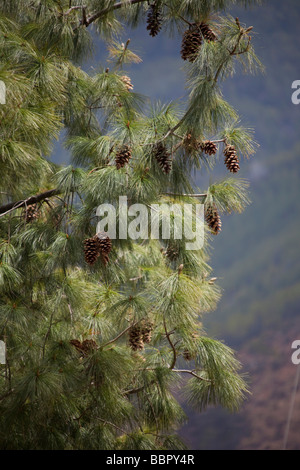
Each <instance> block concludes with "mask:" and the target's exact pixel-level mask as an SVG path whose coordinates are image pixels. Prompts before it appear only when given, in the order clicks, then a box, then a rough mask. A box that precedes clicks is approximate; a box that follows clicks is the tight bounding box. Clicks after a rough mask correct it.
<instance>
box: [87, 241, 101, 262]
mask: <svg viewBox="0 0 300 470" xmlns="http://www.w3.org/2000/svg"><path fill="white" fill-rule="evenodd" d="M99 254H100V252H99V239H98V237H97V235H95V236H94V237H92V238H87V239H86V240H84V258H85V261H86V262H87V263H88V264H89V265H91V266H92V265H93V264H94V263H95V262H96V260H97V258H98V256H99Z"/></svg>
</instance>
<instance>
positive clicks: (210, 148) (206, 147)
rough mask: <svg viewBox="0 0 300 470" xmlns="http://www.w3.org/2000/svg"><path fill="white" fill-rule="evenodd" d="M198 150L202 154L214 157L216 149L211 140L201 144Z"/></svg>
mask: <svg viewBox="0 0 300 470" xmlns="http://www.w3.org/2000/svg"><path fill="white" fill-rule="evenodd" d="M200 148H201V150H202V152H204V153H206V154H207V155H215V154H216V153H217V149H218V147H217V146H216V144H215V143H214V142H212V141H211V140H206V141H205V142H202V143H201V145H200Z"/></svg>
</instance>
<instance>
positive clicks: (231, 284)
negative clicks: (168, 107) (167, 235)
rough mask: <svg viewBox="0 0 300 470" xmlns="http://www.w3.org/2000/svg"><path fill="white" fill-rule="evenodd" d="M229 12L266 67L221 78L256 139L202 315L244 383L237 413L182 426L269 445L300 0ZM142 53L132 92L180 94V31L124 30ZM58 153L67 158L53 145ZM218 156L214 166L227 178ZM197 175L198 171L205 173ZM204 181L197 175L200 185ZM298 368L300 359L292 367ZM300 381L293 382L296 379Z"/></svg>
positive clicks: (292, 214) (283, 356) (284, 289)
mask: <svg viewBox="0 0 300 470" xmlns="http://www.w3.org/2000/svg"><path fill="white" fill-rule="evenodd" d="M230 13H231V14H232V16H234V17H236V16H238V17H239V19H240V22H241V23H245V24H246V25H247V26H253V27H254V30H253V35H252V40H253V43H254V45H255V49H256V52H257V54H258V56H259V58H260V59H261V61H262V62H263V64H264V66H265V73H264V74H259V75H257V76H250V77H249V76H245V75H243V74H242V73H238V74H236V75H235V76H234V77H233V78H232V79H229V80H227V82H226V83H225V84H224V87H223V93H224V96H225V98H226V99H227V100H228V101H229V102H230V103H231V104H232V105H233V106H234V107H235V108H236V109H237V110H238V112H239V114H240V116H241V123H242V124H243V125H244V126H246V127H251V128H254V129H255V140H257V141H258V143H259V145H260V147H259V149H258V151H257V153H256V154H255V156H253V157H252V158H251V160H249V161H244V160H243V161H242V162H241V171H240V173H239V176H240V177H243V178H246V179H248V180H249V181H250V183H251V200H252V204H251V205H250V206H249V207H248V208H247V209H246V211H245V212H244V213H243V214H242V215H231V216H227V217H224V218H223V227H222V232H221V233H220V235H218V237H216V238H215V239H214V241H213V250H212V256H211V262H210V264H211V266H213V267H214V275H215V276H217V277H218V278H219V284H220V285H221V286H222V288H223V289H224V292H223V297H222V299H221V302H220V304H219V307H218V309H217V311H215V312H212V313H210V314H209V315H208V316H206V317H205V318H204V321H203V323H204V325H205V328H206V331H207V333H208V334H209V335H211V336H212V337H215V338H217V339H219V340H223V341H224V342H225V343H226V344H227V345H229V346H230V347H232V348H233V349H234V350H235V351H236V354H237V357H238V359H239V360H240V361H241V362H242V364H243V371H244V372H245V373H247V375H248V383H249V387H250V390H251V395H249V397H248V399H247V401H246V402H245V403H244V405H243V406H242V408H241V410H240V412H238V413H236V414H230V413H229V412H226V411H224V410H222V409H219V408H216V409H209V410H207V411H205V412H204V413H201V414H197V413H195V412H192V411H191V410H189V409H187V410H186V411H187V414H188V415H189V421H188V423H187V424H186V425H185V426H184V427H183V428H182V429H181V431H180V432H181V435H182V436H183V438H184V440H185V441H186V443H187V444H188V446H189V447H190V448H191V449H194V450H196V449H207V450H209V449H253V450H254V449H262V450H266V449H273V450H279V449H282V448H283V446H284V439H285V432H286V429H287V419H288V414H289V409H290V403H291V398H292V393H293V387H294V383H295V376H296V369H297V366H296V365H294V364H293V363H292V362H291V355H292V349H291V345H292V342H293V341H294V340H296V339H300V322H299V313H300V308H299V307H300V259H299V236H300V230H299V229H300V218H299V209H300V184H299V183H300V178H299V176H300V133H299V131H300V105H299V106H297V105H294V104H293V103H292V101H291V96H292V93H293V90H292V88H291V86H292V83H293V81H294V80H300V36H299V20H300V2H299V0H286V1H285V2H282V1H280V0H271V1H268V2H267V1H265V2H263V5H262V6H256V7H252V8H249V9H247V10H245V9H241V8H238V7H236V8H233V9H232V10H231V11H230ZM128 38H130V39H131V43H130V46H131V48H132V50H134V51H135V52H136V53H138V54H139V55H140V56H141V57H142V59H143V62H142V63H141V64H139V65H133V66H131V67H129V68H128V69H127V72H128V73H129V75H130V76H131V79H132V82H133V84H134V91H135V92H137V93H141V94H143V95H146V96H149V97H150V98H151V99H153V100H161V101H162V102H169V101H171V100H174V99H175V100H176V99H182V98H183V97H184V96H185V95H186V93H187V91H186V90H185V74H184V70H183V68H184V66H183V65H184V64H183V61H182V59H181V57H180V44H181V39H180V37H176V36H175V37H174V38H169V37H167V36H166V35H164V34H163V33H161V34H159V35H158V36H157V37H156V38H151V37H150V36H149V35H148V32H147V31H146V28H141V27H140V28H139V29H137V30H134V31H130V33H128V32H127V33H126V32H124V35H122V40H123V42H126V40H127V39H128ZM106 58H107V50H106V49H105V46H104V44H103V43H101V42H97V47H96V51H95V57H94V58H93V59H92V60H91V61H90V62H88V63H87V64H85V68H88V67H89V66H90V65H93V67H94V68H96V69H97V68H98V67H100V66H105V60H106ZM54 158H55V160H56V161H59V162H60V163H61V162H63V161H64V162H67V161H68V159H69V157H68V154H67V152H65V151H64V150H63V149H62V148H61V147H60V146H59V145H57V146H56V148H55V154H54ZM224 168H225V167H224V164H223V163H222V161H220V164H219V165H218V167H217V168H216V175H217V176H221V177H225V176H227V175H226V172H225V170H224ZM202 178H203V179H202ZM202 181H203V182H204V187H205V185H206V179H205V176H204V175H203V177H202V175H199V178H198V181H197V182H198V185H199V186H201V182H202ZM299 367H300V366H299ZM299 388H300V387H299ZM286 448H287V449H295V450H296V449H298V450H300V391H299V390H298V393H297V394H296V400H295V404H294V408H293V413H292V415H291V421H290V428H289V434H288V439H287V445H286Z"/></svg>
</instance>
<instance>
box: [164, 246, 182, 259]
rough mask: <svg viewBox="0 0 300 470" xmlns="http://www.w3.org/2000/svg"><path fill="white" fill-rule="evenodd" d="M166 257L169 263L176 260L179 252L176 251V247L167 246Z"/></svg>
mask: <svg viewBox="0 0 300 470" xmlns="http://www.w3.org/2000/svg"><path fill="white" fill-rule="evenodd" d="M165 254H166V257H167V258H168V259H169V260H170V261H175V260H176V259H177V258H178V255H179V251H178V249H177V248H176V246H174V245H169V246H168V248H167V250H166V253H165Z"/></svg>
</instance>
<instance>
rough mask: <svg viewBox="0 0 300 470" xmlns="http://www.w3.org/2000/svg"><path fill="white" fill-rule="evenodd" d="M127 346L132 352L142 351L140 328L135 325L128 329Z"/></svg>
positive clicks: (142, 343)
mask: <svg viewBox="0 0 300 470" xmlns="http://www.w3.org/2000/svg"><path fill="white" fill-rule="evenodd" d="M129 345H130V347H131V349H132V350H133V351H141V350H142V349H144V342H143V338H142V333H141V327H140V326H139V325H135V326H133V327H131V328H130V330H129Z"/></svg>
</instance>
